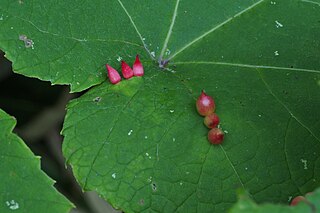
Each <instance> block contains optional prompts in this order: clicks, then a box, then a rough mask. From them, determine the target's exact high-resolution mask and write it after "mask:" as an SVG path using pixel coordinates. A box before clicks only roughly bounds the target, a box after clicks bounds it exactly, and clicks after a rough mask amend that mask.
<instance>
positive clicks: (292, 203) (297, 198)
mask: <svg viewBox="0 0 320 213" xmlns="http://www.w3.org/2000/svg"><path fill="white" fill-rule="evenodd" d="M304 200H306V199H305V197H303V196H301V195H300V196H297V197H295V198H293V199H292V200H291V203H290V206H295V205H297V204H299V203H300V202H301V201H304Z"/></svg>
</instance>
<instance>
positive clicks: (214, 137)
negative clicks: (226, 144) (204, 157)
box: [208, 128, 224, 144]
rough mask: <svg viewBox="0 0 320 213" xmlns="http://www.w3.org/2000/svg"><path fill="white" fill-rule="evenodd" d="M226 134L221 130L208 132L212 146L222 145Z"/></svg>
mask: <svg viewBox="0 0 320 213" xmlns="http://www.w3.org/2000/svg"><path fill="white" fill-rule="evenodd" d="M223 137H224V133H223V132H222V130H221V129H218V128H213V129H211V130H210V131H209V132H208V140H209V142H210V143H212V144H221V143H222V141H223Z"/></svg>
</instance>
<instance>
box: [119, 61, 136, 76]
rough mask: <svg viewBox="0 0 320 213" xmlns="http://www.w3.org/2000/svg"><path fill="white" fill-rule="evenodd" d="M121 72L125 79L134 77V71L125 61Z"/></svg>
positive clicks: (122, 62) (122, 63)
mask: <svg viewBox="0 0 320 213" xmlns="http://www.w3.org/2000/svg"><path fill="white" fill-rule="evenodd" d="M121 70H122V75H123V77H124V78H125V79H129V78H131V77H132V76H133V70H132V69H131V67H130V66H129V65H128V64H127V63H126V62H125V61H121Z"/></svg>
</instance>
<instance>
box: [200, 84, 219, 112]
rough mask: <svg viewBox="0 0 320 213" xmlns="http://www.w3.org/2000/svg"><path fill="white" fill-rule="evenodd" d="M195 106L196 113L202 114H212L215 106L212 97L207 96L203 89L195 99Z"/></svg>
mask: <svg viewBox="0 0 320 213" xmlns="http://www.w3.org/2000/svg"><path fill="white" fill-rule="evenodd" d="M196 106H197V110H198V113H199V114H200V115H202V116H207V115H210V114H212V113H213V112H214V110H215V108H216V106H215V104H214V101H213V98H212V97H210V96H208V95H207V94H206V93H205V92H204V91H203V90H202V92H201V95H200V96H199V98H198V100H197V103H196Z"/></svg>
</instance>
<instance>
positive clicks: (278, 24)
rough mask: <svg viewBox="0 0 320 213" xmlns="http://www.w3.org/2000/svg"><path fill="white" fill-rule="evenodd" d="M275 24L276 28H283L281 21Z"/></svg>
mask: <svg viewBox="0 0 320 213" xmlns="http://www.w3.org/2000/svg"><path fill="white" fill-rule="evenodd" d="M275 23H276V28H279V27H280V28H281V27H283V24H281V23H280V22H279V21H277V20H276V21H275Z"/></svg>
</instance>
